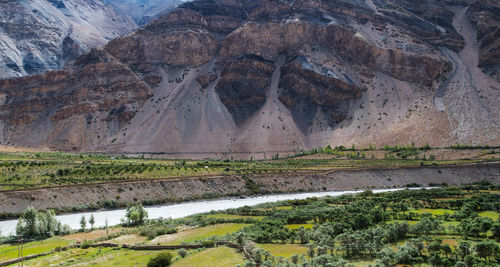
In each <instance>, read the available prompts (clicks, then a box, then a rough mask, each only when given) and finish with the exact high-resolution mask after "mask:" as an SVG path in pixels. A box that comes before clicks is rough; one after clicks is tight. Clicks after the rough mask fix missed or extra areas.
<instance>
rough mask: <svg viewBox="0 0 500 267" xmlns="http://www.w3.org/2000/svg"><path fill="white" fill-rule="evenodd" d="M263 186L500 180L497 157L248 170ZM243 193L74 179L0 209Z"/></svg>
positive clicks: (184, 182) (220, 183) (216, 180)
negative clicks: (441, 163) (458, 162)
mask: <svg viewBox="0 0 500 267" xmlns="http://www.w3.org/2000/svg"><path fill="white" fill-rule="evenodd" d="M247 177H248V178H250V179H251V180H253V181H254V182H255V183H256V184H257V185H258V186H259V188H260V190H261V191H262V192H283V193H285V192H301V191H323V190H349V189H361V188H388V187H403V186H405V185H407V184H411V183H418V184H421V185H423V186H427V185H429V184H430V183H447V184H449V185H454V184H464V183H471V182H478V181H481V180H485V179H486V180H490V181H492V182H494V183H500V163H489V164H473V165H466V166H447V167H422V168H415V167H413V168H397V169H358V170H335V171H327V172H318V173H282V174H251V175H247ZM245 194H247V187H246V186H245V179H244V178H243V177H242V176H241V175H232V176H216V177H204V178H203V177H200V178H187V179H155V180H141V181H126V182H118V183H105V184H94V185H75V186H65V187H52V188H42V189H32V190H12V191H3V192H0V213H19V212H22V211H23V210H24V209H25V208H26V207H27V206H29V205H33V206H34V207H36V208H38V209H47V208H70V207H75V206H82V205H89V204H96V203H98V202H99V201H102V200H105V199H110V200H115V201H117V202H120V203H127V202H134V201H139V202H140V201H143V200H151V199H155V200H160V201H161V202H174V201H183V200H193V199H201V198H204V197H207V196H208V195H211V196H218V197H224V196H234V195H245Z"/></svg>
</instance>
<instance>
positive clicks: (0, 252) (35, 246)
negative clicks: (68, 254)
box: [0, 237, 70, 261]
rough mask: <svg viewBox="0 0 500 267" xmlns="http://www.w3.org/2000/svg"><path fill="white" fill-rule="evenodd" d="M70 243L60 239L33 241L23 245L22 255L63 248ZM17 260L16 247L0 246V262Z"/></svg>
mask: <svg viewBox="0 0 500 267" xmlns="http://www.w3.org/2000/svg"><path fill="white" fill-rule="evenodd" d="M69 243H70V241H68V240H64V239H61V238H57V237H55V238H50V239H46V240H43V241H33V242H29V243H26V244H24V245H23V255H24V256H29V255H33V254H39V253H44V252H48V251H51V250H53V249H55V248H56V247H65V246H67V245H69ZM15 258H17V245H0V261H6V260H11V259H15Z"/></svg>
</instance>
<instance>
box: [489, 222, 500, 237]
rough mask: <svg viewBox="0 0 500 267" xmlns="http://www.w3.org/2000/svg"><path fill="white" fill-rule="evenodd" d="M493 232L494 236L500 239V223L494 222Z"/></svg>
mask: <svg viewBox="0 0 500 267" xmlns="http://www.w3.org/2000/svg"><path fill="white" fill-rule="evenodd" d="M491 233H492V234H493V238H495V239H496V240H497V241H500V223H495V224H493V226H492V227H491Z"/></svg>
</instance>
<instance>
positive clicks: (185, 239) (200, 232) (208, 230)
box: [150, 223, 249, 245]
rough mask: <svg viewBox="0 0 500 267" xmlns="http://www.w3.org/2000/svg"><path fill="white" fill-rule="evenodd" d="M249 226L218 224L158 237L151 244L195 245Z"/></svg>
mask: <svg viewBox="0 0 500 267" xmlns="http://www.w3.org/2000/svg"><path fill="white" fill-rule="evenodd" d="M248 225H249V224H243V223H224V224H216V225H210V226H205V227H199V228H193V229H189V230H186V231H182V232H179V233H175V234H168V235H162V236H158V237H156V238H155V239H153V240H151V242H150V243H151V244H158V243H160V244H162V245H176V244H182V243H194V242H195V241H200V240H204V239H208V238H210V237H212V236H215V235H216V236H223V235H226V234H229V233H233V232H236V231H238V230H239V229H241V228H243V227H245V226H248Z"/></svg>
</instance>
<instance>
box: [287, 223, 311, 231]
mask: <svg viewBox="0 0 500 267" xmlns="http://www.w3.org/2000/svg"><path fill="white" fill-rule="evenodd" d="M313 226H314V224H312V223H302V224H287V225H286V226H285V227H286V228H288V229H290V230H292V229H299V228H300V227H304V228H306V229H311V228H313Z"/></svg>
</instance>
